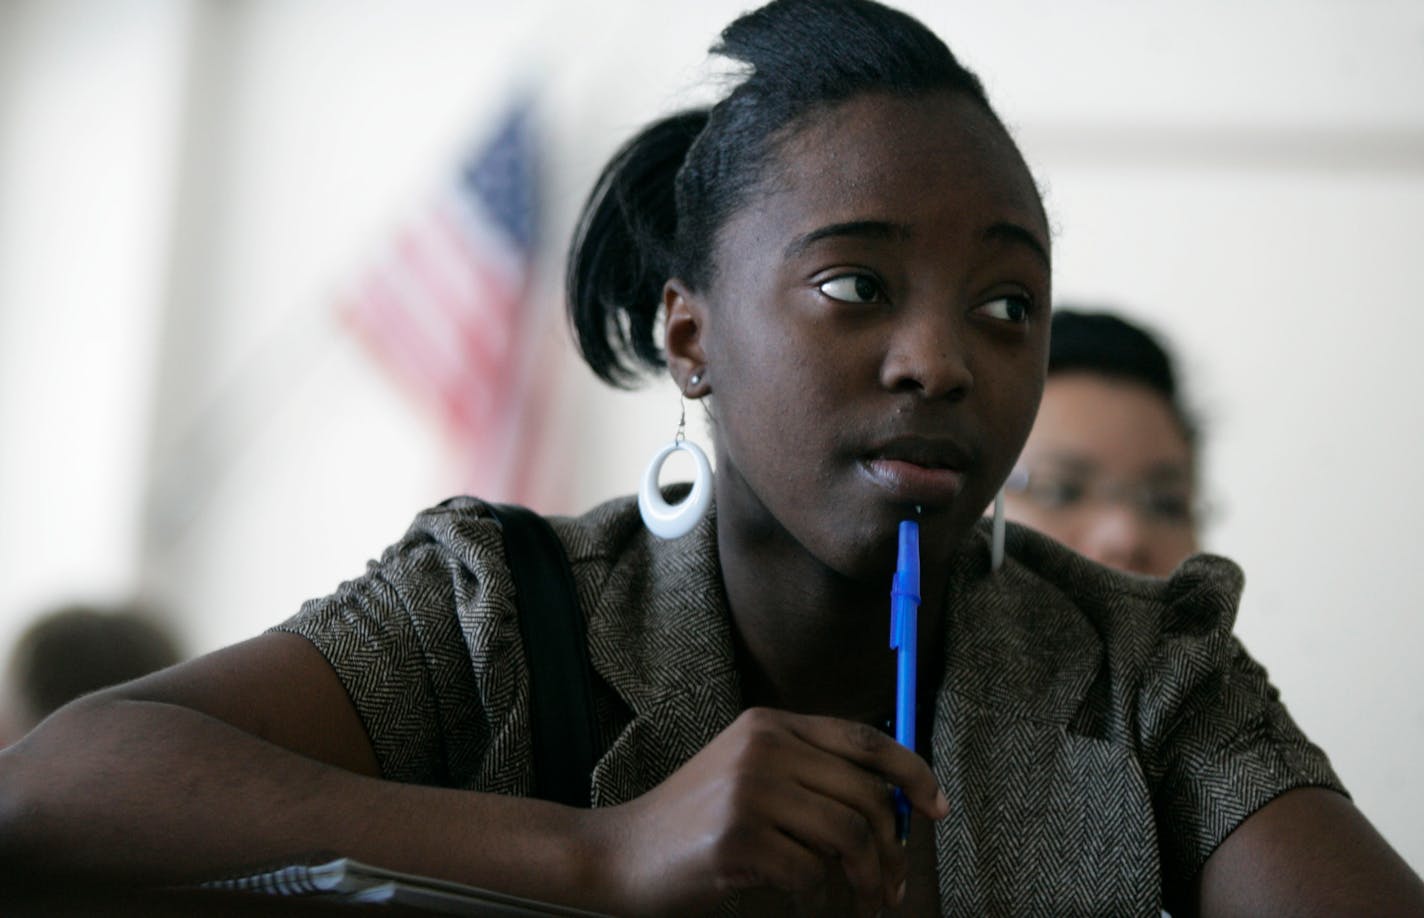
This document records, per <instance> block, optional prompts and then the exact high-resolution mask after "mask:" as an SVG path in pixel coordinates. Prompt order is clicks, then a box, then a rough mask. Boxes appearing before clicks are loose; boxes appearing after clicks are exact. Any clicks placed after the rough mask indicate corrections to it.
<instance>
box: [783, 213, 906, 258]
mask: <svg viewBox="0 0 1424 918" xmlns="http://www.w3.org/2000/svg"><path fill="white" fill-rule="evenodd" d="M909 235H910V228H909V227H908V226H906V225H904V224H903V223H890V222H888V221H886V220H850V221H848V222H845V223H831V224H828V225H826V226H822V227H820V228H818V229H813V230H811V232H809V233H805V234H804V235H801V236H797V237H796V238H795V239H793V240H791V242H790V244H788V245H787V246H786V252H785V254H784V257H786V258H795V257H796V256H797V255H800V254H801V253H803V252H805V251H806V250H807V249H809V248H810V247H811V246H812V245H814V244H815V243H817V242H820V241H821V240H822V239H831V238H835V237H838V236H849V237H852V238H857V239H907V238H909Z"/></svg>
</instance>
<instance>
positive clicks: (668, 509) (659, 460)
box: [638, 403, 712, 539]
mask: <svg viewBox="0 0 1424 918" xmlns="http://www.w3.org/2000/svg"><path fill="white" fill-rule="evenodd" d="M686 426H687V405H686V403H684V404H683V409H682V418H681V419H680V420H679V421H678V422H677V435H676V436H674V437H673V440H672V442H671V443H669V444H667V445H666V446H664V447H663V448H662V449H660V450H658V451H657V453H656V454H655V455H654V456H653V461H652V462H649V463H648V467H647V469H646V470H645V471H644V472H643V485H642V487H640V488H639V489H638V513H639V514H641V515H642V517H643V525H644V526H647V527H648V531H649V532H651V533H652V534H653V535H655V536H657V537H658V538H660V539H677V538H681V537H682V536H685V535H687V534H688V533H689V532H691V531H692V527H694V526H696V525H697V522H698V521H699V520H701V519H702V517H703V516H705V515H706V514H707V509H708V508H709V507H711V506H712V464H711V463H710V462H708V461H707V454H706V453H704V452H703V451H702V448H701V447H700V446H698V445H697V444H696V443H693V442H692V441H691V440H689V439H687V437H686V435H685V433H684V429H685V428H686ZM679 450H681V451H682V452H685V453H687V454H688V455H689V456H691V457H692V461H693V464H694V465H695V466H696V475H695V476H694V477H693V479H692V490H691V491H689V492H688V493H687V497H685V498H683V500H682V502H681V503H679V504H677V505H673V504H669V503H668V502H667V501H665V500H663V492H662V489H661V488H659V487H658V475H659V473H661V472H662V470H663V463H664V462H666V461H667V458H668V456H671V455H672V454H673V453H675V452H677V451H679Z"/></svg>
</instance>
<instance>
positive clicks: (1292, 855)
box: [1197, 787, 1424, 916]
mask: <svg viewBox="0 0 1424 918" xmlns="http://www.w3.org/2000/svg"><path fill="white" fill-rule="evenodd" d="M1197 899H1198V911H1199V914H1201V915H1205V916H1218V915H1301V916H1306V915H1322V916H1325V915H1330V916H1335V915H1421V916H1424V882H1421V881H1420V878H1419V875H1418V874H1416V873H1415V872H1414V871H1413V870H1411V869H1410V868H1409V865H1408V864H1406V863H1405V862H1404V859H1403V858H1401V857H1400V856H1399V855H1398V854H1397V853H1395V851H1394V849H1393V848H1391V847H1390V846H1389V843H1388V842H1386V841H1385V840H1384V838H1383V837H1381V836H1380V834H1379V832H1377V831H1376V830H1375V828H1374V826H1372V825H1370V823H1369V821H1368V820H1367V819H1365V817H1364V816H1363V815H1362V814H1361V813H1360V811H1359V810H1357V809H1356V808H1355V805H1354V804H1353V803H1351V802H1350V800H1349V799H1348V798H1346V797H1345V796H1343V795H1341V794H1337V793H1335V792H1334V791H1330V790H1325V789H1323V788H1316V787H1303V788H1298V789H1296V790H1292V791H1287V792H1286V793H1284V794H1282V795H1281V796H1279V797H1277V798H1276V799H1274V800H1272V801H1271V802H1270V803H1268V804H1266V805H1265V806H1264V807H1262V808H1261V809H1259V810H1257V811H1256V812H1255V813H1254V814H1253V815H1251V816H1250V817H1249V818H1247V819H1246V821H1245V822H1243V823H1241V825H1239V826H1237V827H1236V829H1235V831H1233V832H1232V833H1231V834H1230V835H1228V836H1226V839H1225V840H1224V841H1223V842H1222V843H1221V845H1220V846H1219V847H1218V848H1217V849H1216V851H1215V852H1213V853H1212V855H1211V857H1209V858H1207V861H1206V865H1205V866H1204V867H1203V868H1202V872H1201V877H1200V879H1199V881H1198V886H1197Z"/></svg>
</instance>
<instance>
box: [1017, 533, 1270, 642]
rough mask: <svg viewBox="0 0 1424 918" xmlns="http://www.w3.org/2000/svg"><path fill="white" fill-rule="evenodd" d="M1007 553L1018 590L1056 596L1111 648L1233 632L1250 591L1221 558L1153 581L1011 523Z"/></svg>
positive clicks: (1193, 560)
mask: <svg viewBox="0 0 1424 918" xmlns="http://www.w3.org/2000/svg"><path fill="white" fill-rule="evenodd" d="M1006 555H1007V557H1008V564H1007V565H1006V566H1007V567H1009V568H1011V569H1012V573H1011V574H1009V576H1010V577H1012V578H1013V579H1014V580H1015V582H1016V583H1017V585H1018V587H1019V589H1023V590H1028V591H1032V592H1040V591H1046V592H1048V593H1050V594H1052V595H1054V596H1056V597H1057V598H1059V599H1060V600H1061V601H1062V602H1063V603H1065V604H1067V605H1070V606H1071V607H1072V608H1073V609H1075V610H1076V612H1077V613H1078V614H1079V615H1081V616H1082V617H1083V618H1085V619H1086V620H1087V621H1088V622H1090V623H1091V624H1092V626H1093V628H1094V630H1095V631H1097V632H1098V634H1099V635H1100V636H1101V637H1102V638H1103V639H1104V640H1106V641H1110V642H1111V641H1113V640H1115V639H1118V638H1124V639H1130V638H1132V637H1134V636H1136V637H1139V638H1140V637H1147V636H1157V635H1161V634H1163V633H1166V632H1182V631H1186V632H1195V633H1203V634H1204V633H1229V632H1230V631H1231V629H1232V628H1233V627H1234V626H1235V622H1236V610H1237V606H1238V603H1239V602H1240V599H1241V591H1242V589H1243V588H1244V586H1245V575H1244V574H1243V573H1242V571H1241V568H1240V567H1239V566H1237V565H1236V563H1235V562H1233V561H1231V560H1230V559H1228V558H1224V557H1221V556H1218V555H1211V554H1198V555H1194V556H1193V557H1190V558H1188V559H1187V560H1185V561H1183V562H1182V564H1181V565H1180V566H1178V568H1177V569H1176V570H1175V571H1173V572H1172V574H1171V575H1170V576H1168V577H1164V578H1159V577H1149V576H1145V575H1140V574H1132V573H1127V572H1124V571H1120V570H1116V569H1114V568H1110V567H1106V566H1104V565H1102V564H1099V563H1097V562H1095V561H1092V560H1090V559H1088V558H1085V557H1083V556H1082V555H1080V554H1078V553H1076V552H1074V551H1073V550H1072V549H1070V548H1068V547H1066V546H1064V545H1062V544H1060V543H1059V542H1056V541H1054V540H1053V539H1051V538H1049V537H1048V536H1045V535H1043V534H1042V533H1039V532H1037V531H1035V530H1032V529H1029V528H1027V527H1022V526H1017V525H1014V524H1012V523H1011V524H1009V528H1008V535H1007V539H1006Z"/></svg>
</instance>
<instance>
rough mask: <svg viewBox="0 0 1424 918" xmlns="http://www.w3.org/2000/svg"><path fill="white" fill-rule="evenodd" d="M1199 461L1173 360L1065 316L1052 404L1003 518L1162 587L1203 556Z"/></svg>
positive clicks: (1118, 329)
mask: <svg viewBox="0 0 1424 918" xmlns="http://www.w3.org/2000/svg"><path fill="white" fill-rule="evenodd" d="M1198 449H1199V441H1198V435H1197V427H1196V424H1195V422H1194V421H1193V420H1192V419H1191V416H1190V412H1189V411H1188V410H1187V409H1186V407H1185V406H1184V404H1183V399H1182V396H1181V393H1180V390H1179V388H1178V383H1177V377H1176V373H1175V371H1174V369H1173V365H1172V359H1171V357H1170V356H1169V354H1168V353H1167V350H1166V349H1165V348H1164V347H1163V345H1162V344H1161V343H1160V342H1159V341H1158V340H1157V339H1156V338H1155V337H1154V336H1153V335H1152V334H1151V333H1150V332H1148V331H1147V330H1146V329H1143V328H1141V327H1139V326H1137V325H1134V324H1133V323H1131V322H1129V321H1127V320H1126V319H1123V318H1121V317H1120V316H1118V315H1114V314H1112V313H1107V312H1085V311H1081V310H1078V309H1072V308H1064V309H1055V310H1054V315H1053V333H1052V342H1051V345H1050V351H1049V358H1048V377H1047V380H1046V382H1045V384H1044V391H1043V401H1042V403H1041V404H1040V406H1039V410H1038V417H1037V419H1036V420H1035V422H1034V427H1033V431H1032V433H1030V435H1029V438H1028V442H1027V443H1026V444H1025V445H1024V449H1023V452H1022V453H1021V454H1020V456H1019V462H1018V465H1017V466H1016V467H1015V469H1014V471H1013V473H1012V474H1010V476H1009V479H1008V481H1007V482H1006V483H1005V485H1004V491H1005V513H1006V515H1007V516H1008V517H1009V518H1010V519H1012V520H1016V521H1017V522H1020V523H1023V524H1025V525H1027V526H1031V527H1032V528H1034V529H1037V530H1039V531H1040V532H1043V533H1046V534H1047V535H1049V536H1052V537H1053V538H1055V539H1057V540H1058V541H1060V542H1062V543H1064V544H1065V545H1067V546H1069V547H1070V548H1072V549H1073V550H1075V551H1077V552H1079V553H1080V554H1083V555H1086V556H1087V557H1089V558H1091V559H1093V560H1094V561H1098V562H1100V563H1102V564H1106V565H1108V566H1110V567H1115V568H1119V569H1121V570H1126V571H1132V572H1134V573H1140V574H1151V575H1153V576H1158V577H1164V576H1166V575H1168V574H1170V573H1171V572H1172V571H1173V570H1174V569H1175V568H1176V566H1177V565H1178V564H1179V563H1181V562H1182V561H1183V560H1185V559H1186V558H1187V557H1188V556H1190V555H1192V554H1193V553H1195V552H1196V551H1197V549H1198V544H1199V542H1198V539H1199V527H1200V524H1201V507H1200V501H1199V498H1198V482H1197V474H1198V467H1199V462H1198Z"/></svg>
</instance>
